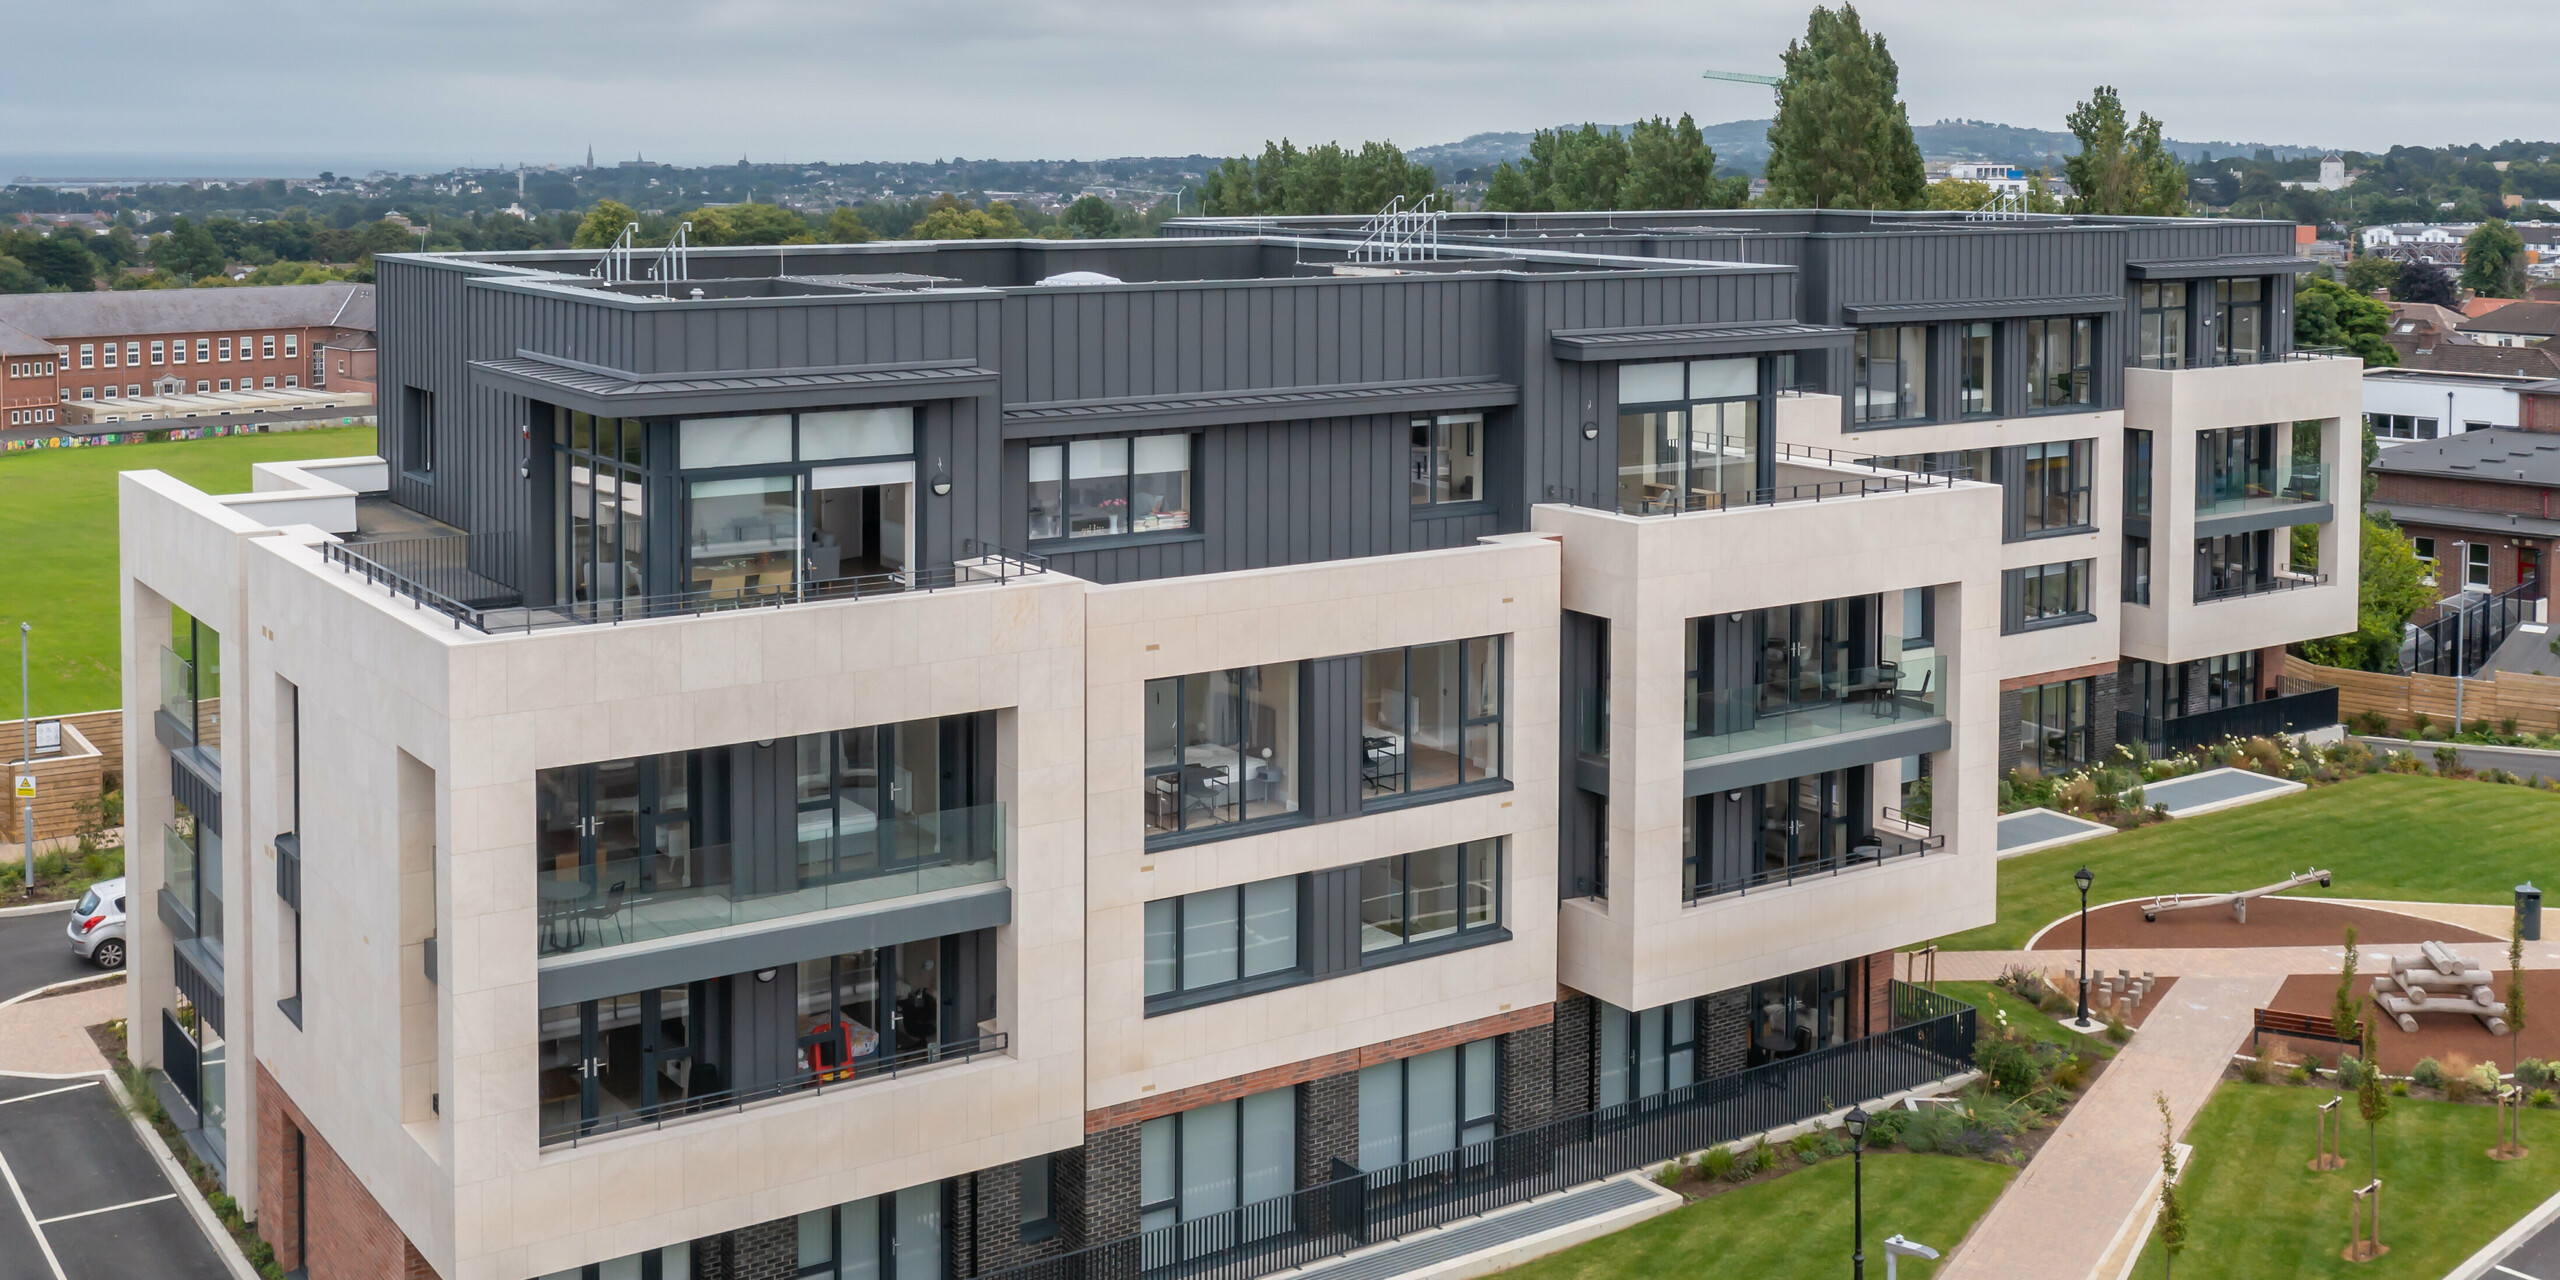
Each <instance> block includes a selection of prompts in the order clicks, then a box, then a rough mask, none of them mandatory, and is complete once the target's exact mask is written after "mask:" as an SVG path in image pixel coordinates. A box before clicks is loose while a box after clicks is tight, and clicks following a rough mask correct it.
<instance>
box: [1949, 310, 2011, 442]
mask: <svg viewBox="0 0 2560 1280" xmlns="http://www.w3.org/2000/svg"><path fill="white" fill-rule="evenodd" d="M1961 332H1962V336H1963V341H1964V348H1963V351H1962V352H1961V353H1960V354H1961V357H1962V360H1963V365H1962V367H1961V368H1960V369H1959V371H1958V372H1959V374H1960V378H1959V381H1958V385H1957V390H1958V392H1959V395H1958V397H1957V409H1958V410H1959V411H1960V412H1962V413H1963V414H1964V416H1966V417H1968V418H1987V417H1990V416H1991V415H1992V414H1993V413H1994V412H1996V408H1995V406H1994V405H1993V403H1992V400H1991V368H1992V353H1993V352H1995V351H1997V350H1998V349H1999V345H2000V344H1999V340H1998V335H1999V332H2000V327H1999V326H1998V325H1995V324H1992V323H1989V322H1988V321H1985V322H1982V323H1979V324H1969V325H1966V326H1965V327H1964V328H1963V330H1962V331H1961Z"/></svg>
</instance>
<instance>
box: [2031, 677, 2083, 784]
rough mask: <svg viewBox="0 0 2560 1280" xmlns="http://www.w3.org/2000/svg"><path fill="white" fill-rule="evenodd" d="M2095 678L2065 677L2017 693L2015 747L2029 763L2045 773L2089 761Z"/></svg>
mask: <svg viewBox="0 0 2560 1280" xmlns="http://www.w3.org/2000/svg"><path fill="white" fill-rule="evenodd" d="M2095 687H2096V686H2095V682H2094V681H2093V680H2091V679H2088V678H2083V679H2079V680H2064V681H2060V682H2057V683H2054V684H2041V685H2036V686H2034V687H2032V688H2028V689H2022V690H2020V691H2019V693H2018V717H2019V725H2018V748H2019V754H2020V756H2021V757H2023V758H2024V759H2025V761H2026V762H2027V763H2029V764H2032V765H2034V766H2035V767H2037V768H2038V769H2042V770H2044V771H2046V772H2048V773H2050V772H2052V771H2054V770H2057V769H2068V768H2070V767H2071V766H2073V765H2081V764H2087V763H2089V758H2090V755H2091V753H2092V751H2093V750H2094V748H2095V744H2096V738H2095V736H2094V731H2093V729H2092V727H2091V725H2090V723H2089V699H2090V695H2091V693H2092V691H2093V690H2094V689H2095Z"/></svg>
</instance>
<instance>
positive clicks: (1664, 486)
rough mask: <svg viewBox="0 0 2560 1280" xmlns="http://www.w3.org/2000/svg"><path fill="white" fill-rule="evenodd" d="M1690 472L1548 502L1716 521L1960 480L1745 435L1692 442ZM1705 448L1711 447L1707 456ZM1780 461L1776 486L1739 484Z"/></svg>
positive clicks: (1624, 479)
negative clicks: (1763, 455)
mask: <svg viewBox="0 0 2560 1280" xmlns="http://www.w3.org/2000/svg"><path fill="white" fill-rule="evenodd" d="M1690 445H1691V448H1692V450H1693V453H1692V455H1691V458H1690V464H1689V466H1688V467H1687V468H1686V469H1685V470H1684V469H1682V468H1680V467H1677V466H1637V467H1621V468H1619V477H1618V487H1617V489H1616V490H1615V491H1613V492H1609V493H1595V492H1592V491H1589V490H1584V489H1572V488H1564V487H1561V486H1557V485H1549V486H1547V496H1546V500H1547V501H1549V502H1557V503H1563V504H1565V505H1567V506H1575V507H1585V508H1589V509H1591V510H1594V511H1614V512H1616V513H1618V514H1620V515H1625V516H1643V517H1651V516H1683V515H1712V514H1715V513H1719V512H1729V511H1742V510H1749V509H1751V508H1754V507H1775V506H1789V505H1793V504H1797V503H1814V502H1839V501H1844V500H1849V499H1855V498H1863V497H1871V496H1874V495H1877V494H1886V493H1910V492H1915V491H1924V490H1929V489H1946V488H1950V487H1952V486H1953V485H1955V484H1956V483H1957V479H1956V478H1955V477H1950V476H1936V475H1927V474H1924V473H1920V472H1911V471H1896V470H1893V469H1890V468H1887V467H1881V466H1877V465H1875V464H1874V463H1873V462H1871V461H1866V460H1863V459H1864V458H1865V455H1863V454H1856V453H1849V452H1844V451H1841V450H1837V449H1824V448H1818V447H1815V446H1812V445H1800V444H1786V443H1783V442H1781V443H1775V444H1766V445H1764V444H1761V443H1759V442H1758V441H1755V440H1752V439H1750V438H1748V437H1743V436H1703V437H1696V438H1693V439H1692V440H1691V441H1690ZM1700 446H1706V447H1705V448H1704V449H1703V450H1700ZM1762 449H1766V450H1768V451H1769V453H1770V454H1771V455H1772V458H1773V461H1774V464H1775V465H1774V466H1773V467H1772V468H1771V473H1772V479H1773V480H1774V481H1775V483H1773V484H1770V485H1766V486H1753V485H1751V484H1750V483H1748V481H1747V479H1746V480H1739V481H1738V480H1737V478H1736V477H1737V474H1739V475H1741V476H1745V477H1747V476H1748V475H1749V474H1750V473H1751V471H1752V470H1753V469H1754V468H1755V466H1756V463H1755V461H1754V459H1755V458H1756V457H1757V456H1758V451H1759V450H1762Z"/></svg>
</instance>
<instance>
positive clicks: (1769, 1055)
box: [1744, 960, 1859, 1067]
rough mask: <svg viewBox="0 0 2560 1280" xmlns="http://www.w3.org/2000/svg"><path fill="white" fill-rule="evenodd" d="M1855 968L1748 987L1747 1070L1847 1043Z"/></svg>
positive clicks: (1848, 965) (1843, 966) (1837, 967)
mask: <svg viewBox="0 0 2560 1280" xmlns="http://www.w3.org/2000/svg"><path fill="white" fill-rule="evenodd" d="M1858 967H1859V966H1858V965H1856V964H1855V963H1853V962H1851V961H1847V960H1843V961H1840V962H1839V963H1837V964H1826V965H1823V966H1822V967H1821V968H1818V969H1807V970H1804V971H1803V972H1801V973H1791V974H1788V975H1787V976H1785V977H1783V978H1772V979H1770V980H1768V981H1766V982H1755V983H1752V984H1751V996H1750V1000H1749V1004H1748V1007H1749V1009H1750V1014H1751V1045H1750V1049H1749V1051H1748V1052H1747V1053H1746V1055H1745V1057H1744V1062H1745V1063H1747V1064H1748V1065H1750V1066H1755V1067H1756V1066H1759V1065H1760V1064H1761V1063H1764V1062H1775V1061H1777V1060H1779V1059H1781V1058H1792V1057H1795V1056H1797V1055H1799V1054H1806V1053H1811V1052H1813V1051H1814V1050H1816V1049H1827V1048H1829V1047H1831V1046H1833V1045H1837V1044H1846V1043H1848V1042H1849V1039H1850V1034H1851V1030H1852V1021H1851V1013H1850V1000H1849V994H1850V989H1851V983H1850V979H1851V976H1852V974H1853V973H1854V972H1855V971H1856V970H1857V968H1858Z"/></svg>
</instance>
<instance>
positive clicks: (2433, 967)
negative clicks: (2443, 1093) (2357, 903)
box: [2373, 942, 2507, 1036]
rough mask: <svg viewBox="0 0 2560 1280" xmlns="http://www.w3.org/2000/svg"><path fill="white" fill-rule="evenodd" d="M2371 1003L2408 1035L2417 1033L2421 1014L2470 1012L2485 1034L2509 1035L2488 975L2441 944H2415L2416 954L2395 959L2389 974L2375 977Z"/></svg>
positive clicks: (2504, 1013) (2504, 1012)
mask: <svg viewBox="0 0 2560 1280" xmlns="http://www.w3.org/2000/svg"><path fill="white" fill-rule="evenodd" d="M2373 1002H2374V1003H2375V1004H2378V1005H2380V1006H2382V1011H2383V1012H2384V1013H2387V1014H2390V1015H2391V1020H2392V1021H2393V1022H2395V1023H2398V1024H2399V1026H2400V1029H2401V1030H2402V1031H2404V1032H2407V1033H2408V1034H2410V1035H2416V1034H2417V1033H2418V1018H2417V1015H2419V1014H2421V1013H2462V1014H2469V1015H2471V1016H2472V1017H2475V1018H2478V1019H2479V1020H2480V1025H2481V1026H2484V1027H2487V1028H2488V1029H2489V1034H2491V1035H2493V1036H2502V1035H2505V1034H2507V1006H2506V1002H2504V1001H2502V1000H2500V999H2498V996H2497V991H2496V989H2495V988H2493V987H2492V986H2491V985H2490V978H2489V971H2488V970H2486V969H2483V968H2481V967H2480V966H2479V965H2478V964H2476V963H2473V962H2472V961H2471V960H2470V959H2468V958H2466V957H2463V956H2458V955H2455V954H2454V953H2453V950H2452V948H2450V947H2447V946H2445V945H2444V944H2443V943H2441V942H2422V943H2419V944H2418V954H2417V955H2415V956H2393V957H2392V958H2391V972H2389V973H2386V974H2376V975H2374V979H2373Z"/></svg>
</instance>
